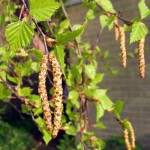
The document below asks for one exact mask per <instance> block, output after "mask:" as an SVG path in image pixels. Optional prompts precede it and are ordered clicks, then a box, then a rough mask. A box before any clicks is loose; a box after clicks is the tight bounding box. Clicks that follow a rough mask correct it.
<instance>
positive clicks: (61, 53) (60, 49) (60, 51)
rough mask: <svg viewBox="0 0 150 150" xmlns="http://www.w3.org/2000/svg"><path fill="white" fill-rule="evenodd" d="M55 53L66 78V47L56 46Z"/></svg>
mask: <svg viewBox="0 0 150 150" xmlns="http://www.w3.org/2000/svg"><path fill="white" fill-rule="evenodd" d="M54 53H55V56H56V57H57V59H58V61H59V63H60V66H61V69H62V73H63V74H64V76H65V60H64V57H65V53H64V46H63V45H56V46H55V49H54Z"/></svg>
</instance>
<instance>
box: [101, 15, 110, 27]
mask: <svg viewBox="0 0 150 150" xmlns="http://www.w3.org/2000/svg"><path fill="white" fill-rule="evenodd" d="M99 20H100V24H101V26H102V28H104V27H105V26H107V25H108V17H107V16H106V15H100V17H99Z"/></svg>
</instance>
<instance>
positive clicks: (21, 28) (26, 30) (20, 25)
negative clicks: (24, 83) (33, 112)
mask: <svg viewBox="0 0 150 150" xmlns="http://www.w3.org/2000/svg"><path fill="white" fill-rule="evenodd" d="M33 35H34V30H33V29H32V27H31V26H30V25H29V24H27V22H25V21H24V20H23V21H18V22H13V23H11V24H9V25H8V26H7V27H6V32H5V36H6V39H7V41H8V43H9V44H10V46H11V48H12V49H13V50H17V49H18V48H20V47H24V46H27V45H28V44H29V43H30V42H31V39H32V36H33Z"/></svg>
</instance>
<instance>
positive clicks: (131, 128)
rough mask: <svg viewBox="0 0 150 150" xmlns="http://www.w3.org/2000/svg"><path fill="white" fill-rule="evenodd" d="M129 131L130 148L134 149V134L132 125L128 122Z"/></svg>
mask: <svg viewBox="0 0 150 150" xmlns="http://www.w3.org/2000/svg"><path fill="white" fill-rule="evenodd" d="M128 126H129V131H130V139H131V146H132V148H133V149H135V133H134V129H133V127H132V124H131V123H130V122H129V121H128Z"/></svg>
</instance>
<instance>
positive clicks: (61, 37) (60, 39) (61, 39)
mask: <svg viewBox="0 0 150 150" xmlns="http://www.w3.org/2000/svg"><path fill="white" fill-rule="evenodd" d="M86 24H87V21H85V23H84V24H83V25H82V26H81V27H80V28H79V29H77V30H74V31H72V32H70V31H68V32H66V33H62V34H58V35H57V43H58V44H63V43H66V42H68V41H69V40H72V39H73V38H75V37H77V36H78V35H80V34H81V33H82V32H83V30H84V29H85V27H86Z"/></svg>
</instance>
